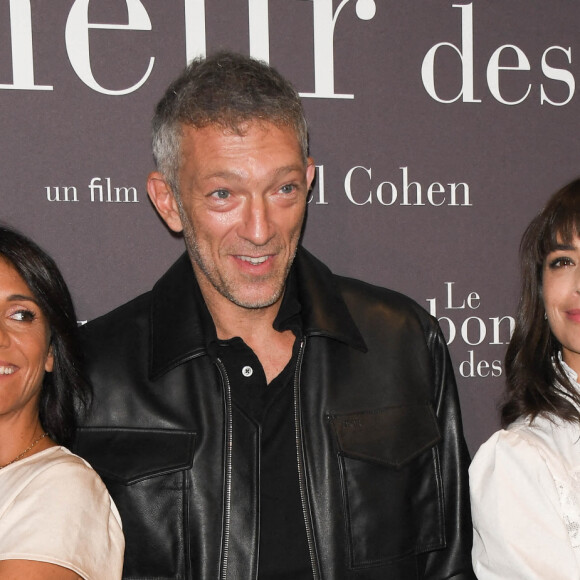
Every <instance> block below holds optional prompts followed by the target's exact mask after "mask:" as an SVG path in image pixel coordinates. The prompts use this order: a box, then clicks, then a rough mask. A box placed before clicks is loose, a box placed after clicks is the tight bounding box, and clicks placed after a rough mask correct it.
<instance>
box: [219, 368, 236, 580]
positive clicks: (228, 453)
mask: <svg viewBox="0 0 580 580" xmlns="http://www.w3.org/2000/svg"><path fill="white" fill-rule="evenodd" d="M216 364H217V367H218V369H219V372H220V375H221V377H222V383H223V386H224V394H225V411H226V448H225V477H226V485H225V491H224V516H223V540H222V560H221V571H220V578H221V580H226V578H227V573H228V551H229V544H230V518H231V502H232V438H233V428H232V427H233V425H232V423H233V421H232V391H231V385H230V380H229V378H228V373H227V372H226V368H225V366H224V364H223V363H222V361H221V360H220V359H219V358H218V359H217V361H216Z"/></svg>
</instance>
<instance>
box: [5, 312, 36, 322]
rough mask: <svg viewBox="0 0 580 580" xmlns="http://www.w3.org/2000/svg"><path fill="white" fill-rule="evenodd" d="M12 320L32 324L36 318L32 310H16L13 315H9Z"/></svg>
mask: <svg viewBox="0 0 580 580" xmlns="http://www.w3.org/2000/svg"><path fill="white" fill-rule="evenodd" d="M10 318H12V320H17V321H18V322H32V321H33V320H34V319H35V318H36V314H35V313H34V312H32V310H26V309H23V310H18V311H16V312H14V314H11V315H10Z"/></svg>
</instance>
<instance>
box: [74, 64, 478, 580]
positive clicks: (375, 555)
mask: <svg viewBox="0 0 580 580" xmlns="http://www.w3.org/2000/svg"><path fill="white" fill-rule="evenodd" d="M153 150H154V156H155V160H156V164H157V171H155V172H153V173H151V174H150V176H149V180H148V192H149V196H150V198H151V201H152V202H153V204H154V206H155V207H156V209H157V211H158V212H159V215H160V216H161V217H162V218H163V220H164V221H165V223H166V224H167V225H168V227H169V228H170V229H171V230H173V231H174V232H183V237H184V240H185V246H186V250H187V252H186V253H185V254H184V255H183V256H182V257H181V258H180V259H179V260H178V261H177V262H176V263H175V264H174V265H173V266H172V268H171V269H170V270H169V271H168V272H167V273H166V274H165V275H164V276H163V277H162V278H161V279H160V280H159V282H158V283H157V284H156V285H155V287H154V288H153V290H152V291H151V292H149V293H147V294H145V295H143V296H140V297H138V298H136V299H135V300H133V301H131V302H130V303H128V304H126V305H124V306H122V307H120V308H119V309H117V310H115V311H114V312H112V313H110V314H108V315H106V316H104V317H102V318H100V319H98V320H95V321H93V322H91V323H90V324H89V325H87V327H86V328H85V334H84V337H85V347H86V352H87V358H88V362H89V369H90V374H91V378H92V381H93V384H94V387H95V404H94V408H93V412H92V415H91V417H90V418H89V420H88V421H86V422H85V424H84V426H83V427H82V428H81V429H80V430H79V433H78V437H77V449H78V452H79V453H80V454H81V455H84V456H85V457H86V458H87V459H88V460H89V461H90V462H91V464H92V465H93V467H95V469H97V471H99V473H100V474H101V476H102V478H103V480H104V481H105V482H106V483H107V485H108V487H109V490H110V492H111V495H112V496H113V498H114V500H115V503H116V504H117V506H118V508H119V511H120V513H121V516H122V518H123V524H124V531H125V535H126V545H127V551H126V558H125V569H124V577H125V578H164V579H169V578H175V579H178V578H179V579H204V580H205V579H207V580H214V579H218V578H219V579H224V580H225V579H228V578H232V579H233V578H235V579H256V578H259V579H260V580H268V579H292V580H303V579H309V580H313V579H329V580H343V579H344V580H362V579H363V578H364V579H365V580H373V579H378V578H381V579H384V578H393V579H396V580H406V579H409V580H411V579H413V580H415V579H422V578H425V579H433V580H436V579H439V580H443V579H450V578H453V579H457V580H465V579H472V578H474V576H473V572H472V570H471V563H470V550H471V519H470V510H469V504H468V490H467V483H466V470H467V462H468V457H467V452H466V448H465V443H464V440H463V435H462V432H461V418H460V413H459V407H458V401H457V392H456V387H455V382H454V378H453V372H452V369H451V366H450V363H449V358H448V354H447V350H446V347H445V342H444V340H443V338H442V335H441V333H440V331H439V329H438V327H437V323H436V322H435V321H434V319H432V318H431V317H430V316H429V315H428V314H427V313H425V312H424V311H423V310H422V309H421V308H420V307H419V306H417V305H416V304H415V303H414V302H412V301H411V300H409V299H408V298H406V297H404V296H401V295H400V294H397V293H394V292H391V291H389V290H385V289H381V288H377V287H373V286H370V285H368V284H364V283H362V282H358V281H355V280H351V279H346V278H340V277H337V276H334V275H333V274H332V273H331V272H330V271H329V270H328V269H327V268H326V266H324V265H323V264H322V263H321V262H319V261H318V260H316V258H314V257H313V256H312V255H310V254H309V253H308V252H307V251H306V250H305V249H303V248H301V247H300V245H299V241H300V234H301V230H302V226H303V223H304V216H305V212H306V203H307V197H308V192H309V190H310V187H311V185H312V182H313V179H314V175H315V166H314V162H313V160H312V159H311V158H310V157H308V145H307V128H306V121H305V119H304V114H303V110H302V105H301V102H300V99H299V97H298V95H297V93H296V92H295V90H294V89H293V88H292V86H291V85H290V84H289V83H288V82H287V81H286V80H285V79H283V78H282V77H281V76H280V75H279V74H278V73H277V72H276V71H275V70H274V69H272V68H271V67H269V66H268V65H266V64H264V63H261V62H259V61H256V60H253V59H251V58H247V57H244V56H240V55H236V54H231V53H220V54H218V55H215V56H213V57H210V58H208V59H200V60H196V61H193V62H192V63H191V64H190V65H189V66H188V67H187V69H186V70H185V71H184V73H183V74H182V75H181V76H180V77H179V78H178V79H177V80H176V81H175V82H174V83H173V84H172V85H171V86H170V87H169V88H168V90H167V92H166V93H165V96H164V97H163V99H162V100H161V101H160V103H159V104H158V106H157V109H156V115H155V118H154V120H153Z"/></svg>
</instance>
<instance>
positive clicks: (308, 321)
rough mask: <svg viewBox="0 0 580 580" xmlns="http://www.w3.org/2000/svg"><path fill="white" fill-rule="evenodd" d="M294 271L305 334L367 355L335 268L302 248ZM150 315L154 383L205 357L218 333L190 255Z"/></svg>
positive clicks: (159, 288)
mask: <svg viewBox="0 0 580 580" xmlns="http://www.w3.org/2000/svg"><path fill="white" fill-rule="evenodd" d="M292 268H294V269H295V270H296V275H297V287H298V299H299V300H300V304H301V305H302V312H301V316H302V325H303V327H302V328H303V332H304V335H305V336H324V337H327V338H332V339H334V340H338V341H340V342H342V343H345V344H348V345H351V346H352V347H354V348H356V349H358V350H361V351H363V352H365V351H366V350H367V347H366V345H365V342H364V340H363V338H362V336H361V334H360V332H359V330H358V328H357V327H356V325H355V323H354V322H353V320H352V317H351V315H350V313H349V311H348V309H347V307H346V304H345V303H344V301H343V300H342V298H341V296H340V295H339V293H338V292H337V290H336V288H335V286H334V282H333V279H332V275H331V273H330V270H328V268H327V267H326V266H325V265H324V264H322V262H320V261H318V260H317V259H316V258H314V256H312V255H311V254H310V253H309V252H308V251H306V250H305V249H304V248H302V247H300V248H299V249H298V252H297V254H296V259H295V260H294V264H293V266H292ZM192 298H193V299H192ZM150 317H151V325H150V328H151V337H150V356H149V377H150V378H151V379H152V380H155V379H156V378H158V377H160V376H161V375H163V374H165V373H166V372H168V371H169V370H171V369H173V368H175V367H177V366H179V365H181V364H183V363H184V362H186V361H187V360H190V359H192V358H195V357H197V356H200V355H203V354H205V353H206V351H207V348H206V345H207V340H208V333H210V332H213V333H214V334H215V328H214V326H213V321H212V320H211V316H210V314H209V312H208V310H207V308H206V307H205V305H204V304H203V297H202V294H201V290H200V288H199V285H198V283H197V280H196V278H195V275H194V273H193V268H192V266H191V262H190V260H189V256H188V255H187V253H184V254H182V256H181V257H180V258H179V259H178V260H177V262H175V264H173V266H172V267H171V268H170V269H169V270H168V271H167V273H166V274H165V275H164V276H163V277H162V278H161V279H160V280H159V281H158V282H157V284H156V285H155V287H154V288H153V294H152V301H151V312H150Z"/></svg>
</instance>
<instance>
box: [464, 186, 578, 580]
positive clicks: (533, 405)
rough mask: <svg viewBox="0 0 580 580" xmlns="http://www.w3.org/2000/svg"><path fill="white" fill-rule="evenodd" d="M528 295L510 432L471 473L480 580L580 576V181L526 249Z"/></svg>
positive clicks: (482, 454) (539, 223) (511, 357)
mask: <svg viewBox="0 0 580 580" xmlns="http://www.w3.org/2000/svg"><path fill="white" fill-rule="evenodd" d="M520 260H521V269H522V292H521V298H520V302H519V306H518V311H517V315H516V325H515V329H514V333H513V336H512V339H511V341H510V344H509V346H508V349H507V353H506V360H505V366H506V381H507V389H506V394H505V399H504V403H503V405H502V408H501V419H502V425H503V427H504V430H502V431H498V432H497V433H495V434H494V435H493V436H492V437H491V438H490V439H489V440H488V441H487V442H486V443H484V444H483V445H482V446H481V448H480V449H479V451H478V452H477V454H476V456H475V458H474V460H473V463H472V465H471V468H470V482H471V496H472V497H471V500H472V515H473V525H474V545H473V562H474V569H475V572H476V574H477V577H478V578H479V579H480V580H500V579H501V580H506V579H515V578H521V579H522V580H523V579H525V580H533V579H538V580H540V579H542V580H544V579H550V580H560V579H561V580H570V579H572V578H580V385H579V384H578V376H579V374H580V180H576V181H573V182H572V183H570V184H568V185H567V186H565V187H564V188H562V189H561V190H560V191H558V192H557V193H556V194H555V195H554V196H553V197H551V198H550V200H549V201H548V203H547V205H546V207H545V208H544V209H543V210H542V212H541V213H540V214H539V215H538V216H537V217H536V218H535V219H534V220H533V221H532V222H531V224H530V225H529V226H528V228H527V229H526V231H525V233H524V236H523V238H522V242H521V246H520Z"/></svg>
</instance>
